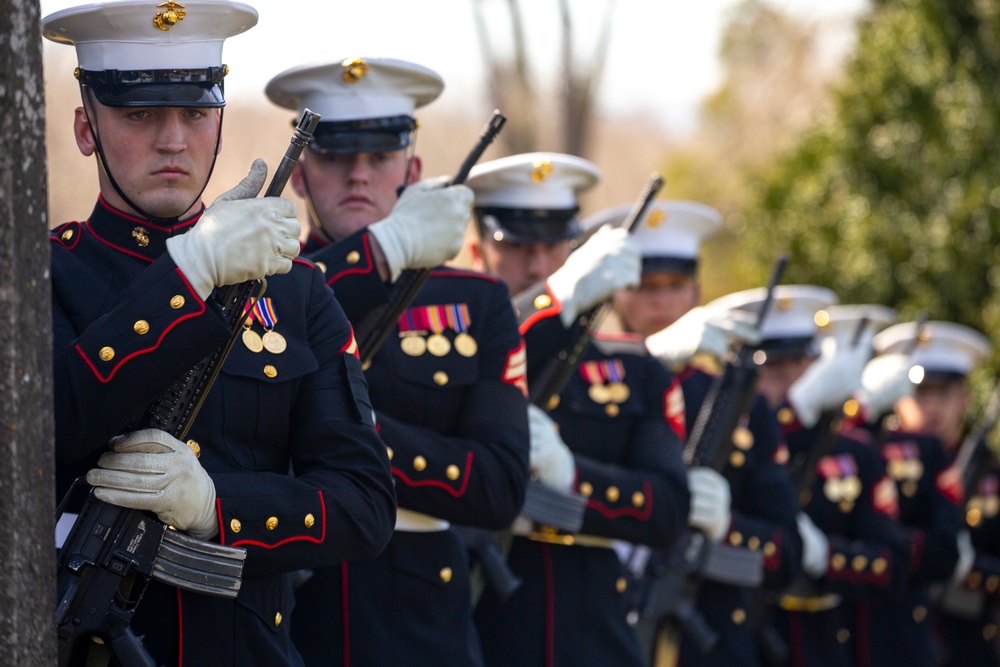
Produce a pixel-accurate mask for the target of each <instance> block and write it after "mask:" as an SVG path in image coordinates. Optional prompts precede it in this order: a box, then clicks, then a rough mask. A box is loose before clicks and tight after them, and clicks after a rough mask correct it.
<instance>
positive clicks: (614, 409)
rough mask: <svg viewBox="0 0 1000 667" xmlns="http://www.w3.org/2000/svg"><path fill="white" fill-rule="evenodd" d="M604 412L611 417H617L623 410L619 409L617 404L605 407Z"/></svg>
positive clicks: (609, 404)
mask: <svg viewBox="0 0 1000 667" xmlns="http://www.w3.org/2000/svg"><path fill="white" fill-rule="evenodd" d="M604 412H606V413H607V415H608V416H609V417H617V416H618V413H620V412H621V408H619V407H618V404H616V403H608V404H607V405H605V406H604Z"/></svg>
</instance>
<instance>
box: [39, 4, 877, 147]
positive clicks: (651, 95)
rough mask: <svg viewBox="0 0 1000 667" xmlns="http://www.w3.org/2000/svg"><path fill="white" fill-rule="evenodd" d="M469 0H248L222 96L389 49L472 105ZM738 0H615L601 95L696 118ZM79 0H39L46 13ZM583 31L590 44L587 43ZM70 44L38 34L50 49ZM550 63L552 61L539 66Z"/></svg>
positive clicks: (535, 42)
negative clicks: (252, 23) (244, 27)
mask: <svg viewBox="0 0 1000 667" xmlns="http://www.w3.org/2000/svg"><path fill="white" fill-rule="evenodd" d="M605 1H606V0H570V4H571V7H572V9H573V11H574V16H576V17H577V19H578V21H579V33H578V34H579V35H580V38H581V39H580V40H579V43H578V44H579V49H578V51H579V53H580V54H581V56H584V57H585V56H586V54H587V53H588V51H589V50H591V49H592V48H593V47H592V44H593V41H594V40H595V39H596V35H597V34H598V29H599V25H600V22H601V20H602V18H603V15H604V5H605ZM472 2H473V0H423V1H422V2H414V1H413V0H367V2H363V3H343V2H337V1H336V0H249V4H251V5H253V6H254V7H255V8H256V9H257V11H258V12H259V13H260V20H259V23H258V24H257V26H256V27H255V28H254V29H253V30H251V31H249V32H248V33H246V34H244V35H240V36H238V37H235V38H233V39H231V40H228V41H227V42H226V45H225V50H224V56H223V60H224V61H225V62H226V63H228V64H229V65H230V68H231V71H232V73H231V75H230V76H229V77H228V78H227V79H226V87H227V96H228V97H230V99H236V97H237V96H243V95H247V96H257V95H262V91H263V88H264V85H265V84H266V83H267V81H268V79H270V77H272V76H273V75H275V74H277V73H278V72H281V71H283V70H285V69H287V68H289V67H293V66H295V65H300V64H303V63H311V62H330V61H339V60H341V59H343V58H346V57H349V56H356V55H362V56H387V57H395V58H402V59H404V60H411V61H414V62H418V63H420V64H422V65H425V66H427V67H430V68H432V69H434V70H436V71H437V72H438V73H439V74H441V76H442V77H443V78H444V80H445V82H446V84H447V88H446V89H445V93H444V96H443V97H442V98H441V101H440V102H439V104H448V105H451V106H454V107H458V108H463V106H464V107H468V108H469V109H470V110H471V109H476V110H479V109H480V108H481V106H482V104H483V100H484V98H483V94H484V93H483V88H482V86H481V84H480V82H481V80H482V77H483V74H482V72H483V60H482V57H481V52H480V49H479V46H478V43H477V35H476V30H475V25H474V23H473V12H472V9H471V6H472ZM737 2H738V0H696V1H691V0H686V1H684V2H681V1H679V0H618V2H617V10H616V12H615V15H614V24H613V25H614V31H613V33H612V41H611V45H610V50H609V57H608V64H607V70H606V73H605V78H604V82H603V85H602V87H601V91H600V105H601V106H602V107H603V108H604V109H606V110H609V111H629V112H640V113H643V114H646V115H649V116H651V117H653V118H656V119H658V120H660V121H661V122H662V123H663V124H664V126H668V127H673V128H675V129H683V128H687V127H690V126H691V125H692V124H693V121H694V118H695V114H696V111H697V106H698V102H699V100H700V99H701V98H702V97H703V96H704V95H705V94H706V93H708V92H710V91H712V90H713V89H714V88H715V87H716V85H717V84H718V82H719V76H720V72H719V67H718V61H717V57H716V53H717V50H718V42H719V34H720V30H721V28H722V26H723V24H724V22H725V14H726V11H727V10H728V9H729V8H730V7H732V6H734V5H735V4H737ZM771 2H772V4H775V5H778V6H780V7H783V8H785V9H788V10H789V11H792V12H794V13H796V14H798V15H800V16H805V17H809V18H814V19H822V20H823V22H824V25H831V26H840V28H841V29H842V28H843V27H844V26H845V25H846V22H845V21H844V20H839V19H845V20H846V19H849V18H850V17H851V16H853V15H855V14H856V13H857V12H858V11H860V10H862V9H863V8H864V7H865V6H866V5H867V0H771ZM77 4H81V3H80V1H79V0H42V1H41V10H42V15H43V16H45V15H46V14H49V13H51V12H54V11H57V10H59V9H64V8H66V7H70V6H74V5H77ZM502 4H504V3H501V1H500V0H487V5H489V7H490V8H491V11H490V12H489V14H488V17H489V18H490V19H492V20H491V25H493V24H494V23H495V24H496V25H497V28H496V34H497V42H498V43H499V44H503V43H505V42H503V41H501V40H503V39H504V38H506V36H507V34H508V32H507V31H506V29H505V28H506V26H505V24H503V23H502V22H501V19H502V18H503V13H502V11H501V9H502ZM521 5H522V7H523V12H524V16H525V24H526V31H527V38H528V42H529V44H530V45H531V54H532V56H533V57H534V58H535V59H536V61H538V63H539V64H540V65H542V68H541V72H542V74H543V75H544V76H547V77H552V76H553V75H554V71H553V65H554V63H555V62H556V55H557V49H558V46H559V45H558V35H559V27H558V16H557V9H556V7H557V3H556V2H555V1H554V0H547V1H545V0H529V1H527V2H521ZM588 42H589V44H588ZM50 48H66V47H60V46H56V45H54V44H51V43H48V42H47V43H46V49H47V50H48V49H50ZM546 64H548V66H547V67H546Z"/></svg>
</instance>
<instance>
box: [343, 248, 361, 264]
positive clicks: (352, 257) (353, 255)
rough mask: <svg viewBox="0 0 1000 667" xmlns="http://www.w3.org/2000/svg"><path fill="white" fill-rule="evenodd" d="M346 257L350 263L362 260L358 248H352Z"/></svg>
mask: <svg viewBox="0 0 1000 667" xmlns="http://www.w3.org/2000/svg"><path fill="white" fill-rule="evenodd" d="M346 259H347V263H348V264H357V263H358V262H360V261H361V253H359V252H358V251H357V250H352V251H351V252H349V253H347V258H346Z"/></svg>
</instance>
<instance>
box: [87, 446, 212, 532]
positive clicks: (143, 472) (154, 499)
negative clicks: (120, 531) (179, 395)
mask: <svg viewBox="0 0 1000 667" xmlns="http://www.w3.org/2000/svg"><path fill="white" fill-rule="evenodd" d="M110 446H111V449H112V451H110V452H105V453H104V454H102V455H101V458H100V459H99V460H98V462H97V465H98V466H100V467H99V468H94V469H92V470H90V471H89V472H88V473H87V483H88V484H90V485H91V486H93V487H95V491H94V495H96V496H97V497H98V498H99V499H100V500H103V501H104V502H107V503H111V504H112V505H118V506H119V507H131V508H132V509H137V510H149V511H151V512H155V513H156V516H158V517H159V518H160V521H162V522H163V523H166V524H169V525H171V526H173V527H174V528H177V529H178V530H184V531H187V532H188V533H191V535H193V536H194V537H197V538H199V539H203V540H207V539H209V538H212V537H214V536H215V534H216V533H217V532H218V530H219V524H218V519H217V518H216V513H215V484H214V483H213V482H212V478H211V477H209V476H208V473H207V472H205V469H204V468H202V467H201V464H200V463H198V459H197V457H196V456H195V454H194V452H193V451H192V450H191V448H190V447H188V446H187V445H186V444H184V443H183V442H181V441H180V440H178V439H176V438H174V437H173V436H172V435H170V434H169V433H166V432H165V431H160V430H158V429H152V428H151V429H146V430H143V431H135V432H134V433H129V434H128V435H125V436H119V437H117V438H113V439H112V440H111V443H110Z"/></svg>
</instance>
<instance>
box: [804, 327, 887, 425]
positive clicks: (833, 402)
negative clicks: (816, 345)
mask: <svg viewBox="0 0 1000 667" xmlns="http://www.w3.org/2000/svg"><path fill="white" fill-rule="evenodd" d="M868 353H869V352H868V347H866V346H864V345H849V346H847V347H845V348H843V349H841V348H839V347H838V345H837V341H836V339H834V338H826V339H824V340H823V343H822V347H821V351H820V355H819V358H818V359H816V360H815V361H814V362H813V363H812V365H810V366H809V368H808V369H806V372H805V373H803V374H802V377H800V378H799V379H798V380H796V381H795V383H794V384H793V385H792V386H791V387H790V388H789V389H788V402H789V403H791V404H792V407H793V408H795V414H796V415H798V417H799V421H801V422H802V424H803V425H804V426H806V427H807V428H808V427H810V426H813V425H814V424H816V422H817V421H819V415H820V413H821V412H822V411H823V410H832V409H835V408H840V407H841V406H842V405H843V404H844V401H846V400H847V399H849V398H850V397H851V395H853V394H854V392H855V391H857V390H858V389H860V388H861V371H862V370H864V367H865V362H866V361H868Z"/></svg>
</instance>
